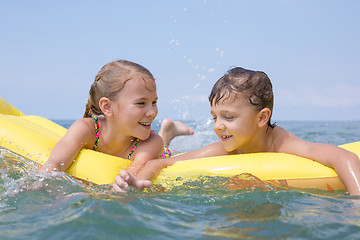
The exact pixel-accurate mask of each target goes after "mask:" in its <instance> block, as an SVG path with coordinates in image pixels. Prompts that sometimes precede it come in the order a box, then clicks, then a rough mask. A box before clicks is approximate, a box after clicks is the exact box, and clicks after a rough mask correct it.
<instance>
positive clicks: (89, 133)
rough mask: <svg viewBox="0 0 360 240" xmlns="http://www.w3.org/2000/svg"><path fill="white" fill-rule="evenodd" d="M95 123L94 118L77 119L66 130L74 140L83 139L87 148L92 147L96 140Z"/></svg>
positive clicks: (67, 134)
mask: <svg viewBox="0 0 360 240" xmlns="http://www.w3.org/2000/svg"><path fill="white" fill-rule="evenodd" d="M94 130H95V123H94V120H93V119H92V118H80V119H78V120H76V121H75V122H74V123H73V124H72V125H71V126H70V127H69V129H68V131H67V132H66V136H67V137H68V138H70V139H73V140H74V141H83V142H84V144H85V145H86V146H84V147H86V148H90V147H91V148H92V145H93V142H94V141H95V133H94Z"/></svg>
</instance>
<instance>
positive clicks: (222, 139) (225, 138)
mask: <svg viewBox="0 0 360 240" xmlns="http://www.w3.org/2000/svg"><path fill="white" fill-rule="evenodd" d="M220 137H221V141H226V140H228V139H229V138H231V137H232V135H224V136H220Z"/></svg>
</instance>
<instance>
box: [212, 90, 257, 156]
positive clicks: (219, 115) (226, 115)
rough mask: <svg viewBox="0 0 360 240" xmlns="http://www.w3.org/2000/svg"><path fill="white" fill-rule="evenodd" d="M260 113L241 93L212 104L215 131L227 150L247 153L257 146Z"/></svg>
mask: <svg viewBox="0 0 360 240" xmlns="http://www.w3.org/2000/svg"><path fill="white" fill-rule="evenodd" d="M258 113H259V111H258V110H257V109H256V108H255V107H254V106H253V105H251V104H250V103H249V102H248V101H246V99H244V97H243V96H242V95H240V94H238V95H237V96H230V98H228V99H225V100H224V101H222V100H221V101H219V102H218V103H217V104H215V105H214V104H213V105H212V106H211V115H212V117H213V119H214V131H215V133H216V135H217V136H218V137H219V139H220V140H221V142H222V143H223V146H224V148H225V150H226V151H227V152H232V151H236V150H237V151H238V152H239V153H245V152H246V149H253V148H254V147H255V146H256V139H258V138H257V137H256V135H257V133H258V131H257V130H258V127H257V126H258Z"/></svg>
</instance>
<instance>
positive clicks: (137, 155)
mask: <svg viewBox="0 0 360 240" xmlns="http://www.w3.org/2000/svg"><path fill="white" fill-rule="evenodd" d="M163 147H164V145H163V140H162V138H161V137H160V136H159V135H158V134H156V133H154V132H151V133H150V137H149V138H148V139H146V140H145V141H141V142H140V143H139V145H138V147H137V148H136V149H135V151H134V154H133V156H132V158H133V162H132V163H131V165H130V166H129V167H128V169H127V171H128V172H130V173H131V174H133V175H135V176H137V174H138V173H139V171H140V170H141V169H142V168H144V167H145V165H146V164H147V162H149V161H150V160H152V159H157V158H159V157H160V156H161V153H162V151H163Z"/></svg>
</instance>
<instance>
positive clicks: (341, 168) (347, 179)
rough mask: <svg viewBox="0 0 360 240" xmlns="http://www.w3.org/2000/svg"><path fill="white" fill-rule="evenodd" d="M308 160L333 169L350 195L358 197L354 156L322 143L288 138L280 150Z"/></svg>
mask: <svg viewBox="0 0 360 240" xmlns="http://www.w3.org/2000/svg"><path fill="white" fill-rule="evenodd" d="M280 151H281V152H286V153H290V154H294V155H298V156H301V157H305V158H309V159H312V160H315V161H317V162H319V163H322V164H324V165H326V166H328V167H331V168H333V169H335V171H336V173H337V174H338V176H339V178H340V179H341V181H342V182H343V183H344V185H345V187H346V189H347V191H348V193H349V194H350V195H360V162H359V158H358V156H357V155H356V154H354V153H352V152H349V151H347V150H345V149H342V148H340V147H336V146H333V145H330V144H324V143H310V142H307V141H304V140H302V139H299V138H297V137H294V136H293V137H290V139H289V140H288V141H286V143H284V144H283V146H282V147H281V149H280Z"/></svg>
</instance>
